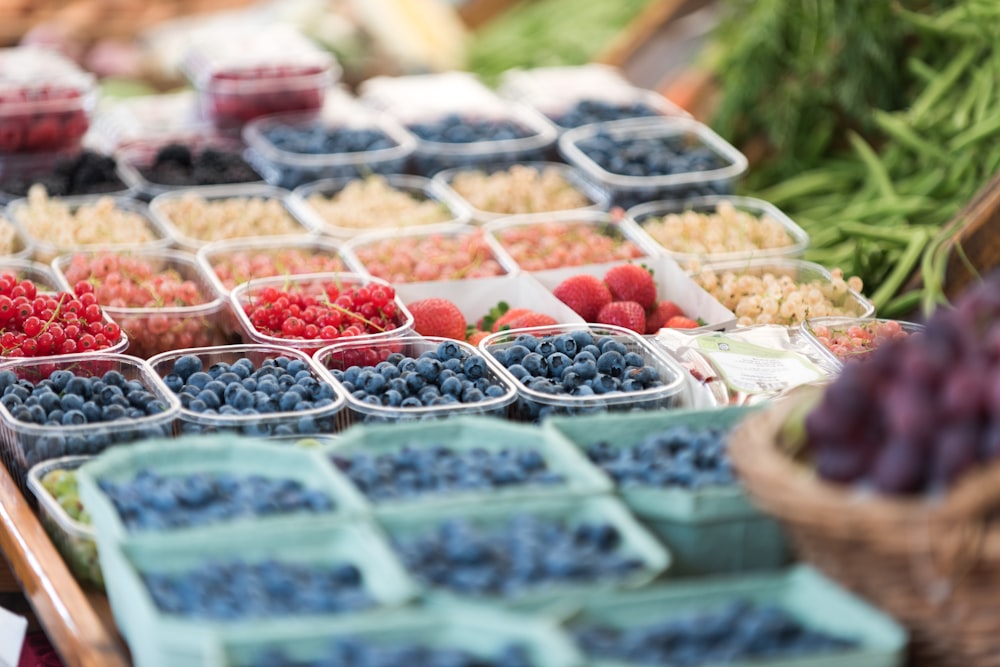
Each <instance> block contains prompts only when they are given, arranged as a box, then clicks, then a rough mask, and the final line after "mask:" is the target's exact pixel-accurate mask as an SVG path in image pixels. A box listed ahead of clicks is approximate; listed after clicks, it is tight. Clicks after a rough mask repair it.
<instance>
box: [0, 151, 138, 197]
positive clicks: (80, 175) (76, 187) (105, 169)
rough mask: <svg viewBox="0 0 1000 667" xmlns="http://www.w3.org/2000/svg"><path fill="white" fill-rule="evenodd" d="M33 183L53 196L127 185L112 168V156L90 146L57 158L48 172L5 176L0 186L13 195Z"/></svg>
mask: <svg viewBox="0 0 1000 667" xmlns="http://www.w3.org/2000/svg"><path fill="white" fill-rule="evenodd" d="M35 183H39V184H40V185H42V186H43V187H44V188H45V190H46V192H48V193H49V195H51V196H53V197H64V196H71V195H95V194H104V193H108V192H121V191H124V190H126V189H128V188H127V187H126V185H125V183H123V182H122V180H121V178H119V177H118V174H117V172H116V171H115V160H114V158H112V157H110V156H108V155H102V154H100V153H96V152H94V151H91V150H84V151H81V152H80V154H79V155H76V156H74V157H64V158H60V159H58V160H56V162H55V164H54V165H52V168H51V171H48V172H47V173H40V174H33V175H30V176H19V175H15V176H13V177H11V178H6V177H5V178H4V181H3V185H2V186H0V190H2V191H3V192H4V193H6V194H8V195H11V196H13V197H26V196H27V195H28V191H29V190H30V189H31V186H32V185H34V184H35Z"/></svg>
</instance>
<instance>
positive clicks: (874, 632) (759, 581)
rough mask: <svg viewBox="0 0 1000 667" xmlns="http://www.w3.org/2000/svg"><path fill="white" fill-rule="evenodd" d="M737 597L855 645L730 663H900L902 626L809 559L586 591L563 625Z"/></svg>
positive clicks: (653, 619) (626, 623)
mask: <svg viewBox="0 0 1000 667" xmlns="http://www.w3.org/2000/svg"><path fill="white" fill-rule="evenodd" d="M736 599H743V600H750V601H753V602H755V603H757V604H762V605H776V606H778V607H779V608H781V609H783V610H785V611H787V612H788V613H790V614H791V615H792V616H793V617H794V618H796V620H798V621H799V622H801V623H804V624H805V625H806V626H808V627H809V628H810V629H812V630H814V631H820V632H824V633H830V634H834V635H838V636H841V637H843V638H845V639H853V640H856V641H857V642H858V643H859V645H858V646H856V647H854V648H849V649H847V650H845V651H841V652H837V653H825V654H824V653H820V654H814V655H795V656H785V657H782V658H777V657H774V658H767V657H760V658H758V659H753V660H740V661H738V662H730V663H729V664H733V665H737V664H738V665H750V664H753V665H758V666H759V667H778V666H779V665H782V666H786V667H845V666H846V665H850V666H851V667H899V665H902V664H905V660H904V658H905V655H904V654H905V653H906V646H907V634H906V631H905V630H904V629H903V628H902V627H901V626H900V625H899V624H898V623H897V622H896V621H894V620H893V619H892V618H890V617H889V616H888V615H886V614H885V613H883V612H881V611H879V610H878V609H876V608H875V607H872V606H871V605H869V604H868V603H867V602H865V601H863V600H862V599H860V598H858V597H856V596H855V595H854V594H852V593H849V592H848V591H846V590H844V589H843V588H841V587H840V586H838V585H837V584H836V583H835V582H834V581H831V580H830V579H828V578H827V577H825V576H824V575H822V574H820V573H819V572H818V571H817V570H815V569H813V568H812V567H809V566H798V567H794V568H790V569H787V570H782V571H778V572H774V573H766V574H758V575H754V576H745V577H739V578H735V577H731V576H730V577H719V578H712V579H702V580H699V581H691V582H673V583H671V584H670V585H669V586H656V587H650V588H647V589H646V590H642V591H629V592H623V593H617V594H614V595H607V596H602V597H600V598H598V597H592V598H590V599H588V600H586V601H585V603H584V604H583V606H582V608H581V609H580V610H579V613H578V614H577V615H576V616H575V617H574V618H572V619H571V620H570V622H569V623H568V624H567V627H566V630H568V631H570V632H573V633H575V632H578V631H582V630H583V629H584V628H588V629H589V628H592V627H593V626H595V625H596V626H601V627H606V628H609V629H611V631H612V632H613V631H615V630H626V629H635V628H639V627H644V626H646V627H648V626H651V625H655V624H658V623H661V622H663V621H667V620H670V619H675V618H680V617H684V618H692V620H694V619H696V618H698V617H701V616H702V615H703V614H705V613H706V612H712V611H714V610H718V609H720V608H722V607H723V606H725V605H726V603H728V602H731V601H733V600H736ZM710 627H713V626H710V625H709V624H708V622H702V623H697V624H696V625H692V629H695V628H706V629H707V628H710ZM678 640H680V638H678ZM587 664H589V665H593V667H623V666H624V665H630V664H632V663H630V662H622V661H620V660H609V659H601V658H598V657H596V656H592V657H590V659H589V661H588V663H587ZM659 664H665V663H659ZM706 664H707V663H706ZM713 664H721V663H713Z"/></svg>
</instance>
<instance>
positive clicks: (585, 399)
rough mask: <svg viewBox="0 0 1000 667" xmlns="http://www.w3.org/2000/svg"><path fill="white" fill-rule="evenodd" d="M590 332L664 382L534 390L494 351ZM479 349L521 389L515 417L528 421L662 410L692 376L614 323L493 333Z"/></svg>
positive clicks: (675, 400)
mask: <svg viewBox="0 0 1000 667" xmlns="http://www.w3.org/2000/svg"><path fill="white" fill-rule="evenodd" d="M574 331H586V332H588V333H590V334H591V335H592V336H593V337H594V338H595V339H598V338H600V337H603V336H607V337H610V338H612V339H614V340H616V341H618V342H619V343H621V344H622V345H624V346H625V349H626V351H628V352H635V353H636V354H638V355H639V356H641V357H642V358H643V360H644V361H645V362H646V365H647V366H650V367H652V368H653V369H654V370H655V372H656V375H657V377H658V379H659V381H660V382H662V383H663V384H662V386H659V387H653V388H650V389H643V390H641V391H631V392H624V391H619V392H609V393H606V394H598V395H593V396H572V395H570V394H565V393H561V394H546V393H543V392H540V391H536V390H533V389H529V388H528V387H527V386H525V384H524V383H523V382H521V381H520V380H518V379H517V378H516V377H515V376H514V375H512V374H511V372H510V371H509V370H507V368H505V367H504V366H503V365H502V364H501V363H499V362H498V361H497V360H496V358H495V357H494V356H493V352H494V351H496V350H501V349H505V348H508V347H510V346H512V345H514V341H515V339H517V337H518V336H521V335H530V336H535V337H545V336H558V335H560V334H571V333H573V332H574ZM479 349H481V350H483V351H485V352H486V353H487V354H488V357H487V358H488V360H489V361H490V362H491V363H492V364H493V366H494V368H496V369H497V372H498V373H500V374H502V375H503V376H504V377H505V378H507V380H508V382H510V383H511V384H512V385H514V386H515V387H517V394H518V401H517V405H516V407H515V410H514V417H515V418H517V419H520V420H523V421H540V420H541V419H543V418H544V417H547V416H549V415H578V414H592V413H597V412H611V411H627V410H661V409H667V408H673V407H676V406H677V403H678V400H679V396H680V394H681V392H682V390H683V388H684V382H685V379H686V377H687V374H686V373H685V371H684V370H683V369H681V367H680V365H679V364H678V363H677V362H676V361H674V360H673V359H672V358H671V357H670V356H669V355H668V354H667V353H666V352H664V351H661V350H660V349H659V348H658V347H657V346H655V345H653V344H652V343H650V342H649V341H647V340H646V339H645V338H643V337H642V336H640V335H639V334H637V333H634V332H632V331H629V330H628V329H624V328H622V327H616V326H611V325H609V324H563V325H559V326H550V327H531V328H528V329H510V330H507V331H500V332H498V333H495V334H491V335H489V336H487V337H486V338H484V339H483V340H482V341H481V342H480V343H479Z"/></svg>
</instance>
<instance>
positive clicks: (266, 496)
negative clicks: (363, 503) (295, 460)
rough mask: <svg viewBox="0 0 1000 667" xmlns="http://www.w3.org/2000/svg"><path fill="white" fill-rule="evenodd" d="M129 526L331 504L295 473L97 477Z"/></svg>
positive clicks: (322, 508) (202, 521)
mask: <svg viewBox="0 0 1000 667" xmlns="http://www.w3.org/2000/svg"><path fill="white" fill-rule="evenodd" d="M100 487H101V491H103V492H104V493H105V494H107V496H108V498H109V499H110V500H111V502H112V503H114V506H115V509H116V510H118V514H119V516H121V520H122V523H124V524H125V527H126V529H128V530H130V531H144V530H169V529H174V528H186V527H191V526H204V525H209V524H213V523H222V522H226V521H233V520H237V519H240V518H246V517H262V516H273V515H279V514H282V515H283V514H295V513H319V512H329V511H331V510H332V509H334V503H333V501H332V500H331V499H330V498H328V497H327V496H326V495H325V494H324V493H323V492H321V491H317V490H314V489H309V488H306V487H305V486H304V485H303V484H302V483H301V482H299V481H298V480H295V479H287V478H280V477H275V478H272V477H265V476H264V475H239V474H232V473H219V474H214V475H213V474H202V473H198V474H194V475H177V476H169V477H168V476H165V475H161V474H159V473H157V472H156V471H155V470H148V469H143V470H140V471H139V472H138V473H137V474H136V476H135V477H134V478H132V479H130V480H127V481H122V482H112V481H109V480H101V482H100Z"/></svg>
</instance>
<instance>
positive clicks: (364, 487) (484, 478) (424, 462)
mask: <svg viewBox="0 0 1000 667" xmlns="http://www.w3.org/2000/svg"><path fill="white" fill-rule="evenodd" d="M331 460H332V461H333V463H334V465H336V466H337V467H338V468H340V470H342V471H344V472H345V473H346V474H347V476H348V477H350V478H351V480H352V481H353V482H354V483H355V484H356V485H357V486H358V488H359V489H361V491H362V492H363V493H364V494H365V495H366V496H368V498H370V499H371V500H373V501H375V502H379V501H386V500H400V499H406V498H414V497H418V496H425V495H437V494H448V493H461V492H469V491H491V490H496V489H504V488H508V487H516V486H527V485H553V484H563V483H565V480H566V478H565V477H564V476H563V475H560V474H558V473H555V472H553V471H551V470H549V467H548V465H546V463H545V459H544V458H542V455H541V454H540V453H539V452H538V450H536V449H532V448H524V449H521V448H518V449H501V450H498V451H492V452H491V451H489V450H487V449H485V448H483V447H476V448H474V449H470V450H468V451H455V450H454V449H452V448H450V447H447V446H445V445H441V444H433V443H423V442H419V443H417V442H415V443H412V444H408V445H404V446H403V447H402V448H400V449H399V450H398V451H395V452H391V453H388V454H379V455H372V454H368V453H364V452H362V453H357V454H352V455H349V456H345V455H342V454H334V455H333V456H332V457H331Z"/></svg>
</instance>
